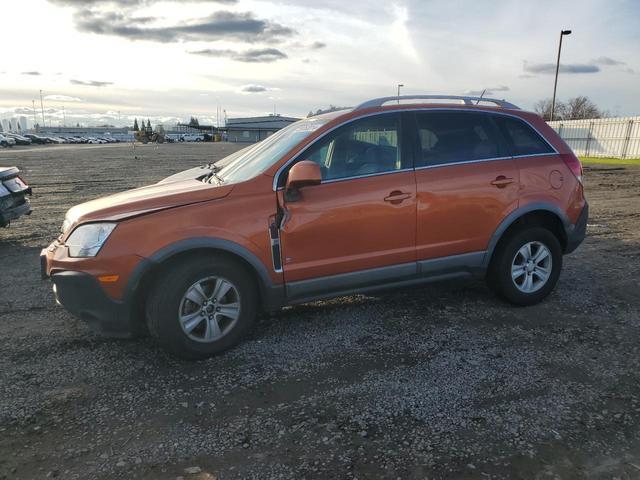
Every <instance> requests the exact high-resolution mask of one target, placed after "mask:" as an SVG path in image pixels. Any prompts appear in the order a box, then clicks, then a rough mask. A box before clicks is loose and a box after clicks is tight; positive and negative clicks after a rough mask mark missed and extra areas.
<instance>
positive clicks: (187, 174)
mask: <svg viewBox="0 0 640 480" xmlns="http://www.w3.org/2000/svg"><path fill="white" fill-rule="evenodd" d="M208 173H209V169H208V168H206V167H204V166H200V167H193V168H190V169H188V170H183V171H182V172H178V173H175V174H173V175H171V176H169V177H167V178H163V179H162V180H160V181H159V182H158V183H172V182H179V181H182V180H193V179H198V178H202V177H204V176H205V175H207V174H208Z"/></svg>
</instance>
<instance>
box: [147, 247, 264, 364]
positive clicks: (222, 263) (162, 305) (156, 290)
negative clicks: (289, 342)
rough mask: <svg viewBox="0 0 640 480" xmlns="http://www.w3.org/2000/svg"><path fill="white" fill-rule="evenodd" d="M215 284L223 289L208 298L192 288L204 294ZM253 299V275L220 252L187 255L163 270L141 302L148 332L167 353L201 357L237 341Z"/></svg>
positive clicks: (248, 323)
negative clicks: (145, 301)
mask: <svg viewBox="0 0 640 480" xmlns="http://www.w3.org/2000/svg"><path fill="white" fill-rule="evenodd" d="M218 281H222V282H223V283H218ZM199 282H200V283H199ZM196 284H198V285H199V286H200V290H198V288H197V287H195V285H196ZM227 285H231V288H229V289H227ZM218 286H220V288H219V290H218V291H225V293H223V294H222V295H217V296H218V297H219V298H216V299H214V298H213V297H210V300H209V301H208V303H207V301H205V300H204V297H203V296H202V294H201V293H198V292H199V291H201V292H204V293H205V294H206V295H210V294H212V293H215V289H216V288H217V287H218ZM225 289H227V290H225ZM215 296H216V295H214V297H215ZM187 297H190V298H187ZM191 298H193V299H195V300H197V302H194V301H192V300H191ZM214 300H215V301H214ZM258 301H259V296H258V290H257V287H256V283H255V281H254V278H253V277H252V276H251V274H250V273H249V272H247V271H246V269H245V268H243V266H242V265H240V264H238V263H237V262H235V261H233V260H231V259H228V258H224V257H216V256H204V257H192V258H190V259H188V260H186V261H184V262H181V263H179V264H175V265H174V266H173V267H172V268H171V269H170V270H169V271H165V273H164V275H163V276H162V277H161V278H160V279H159V280H158V282H157V283H156V284H155V286H154V287H153V288H152V291H151V294H150V295H149V297H148V300H147V304H146V314H147V325H148V327H149V332H150V334H151V336H153V337H154V338H156V339H157V341H158V343H159V344H160V345H161V346H162V347H163V348H164V349H165V350H167V351H168V352H170V353H171V354H173V355H176V356H178V357H181V358H184V359H187V360H198V359H203V358H207V357H211V356H213V355H217V354H219V353H222V352H224V351H225V350H228V349H229V348H231V347H233V346H235V345H236V344H237V343H239V342H240V340H242V338H243V337H244V336H245V335H246V334H247V332H249V330H250V329H251V327H252V326H253V323H254V321H255V317H256V311H257V307H258ZM198 302H200V303H198ZM203 302H204V303H203ZM234 305H237V308H236V307H234ZM227 311H228V312H230V314H229V315H228V316H227V315H226V314H225V313H226V312H227ZM202 312H206V313H202ZM218 312H219V313H218ZM181 315H182V317H181ZM181 318H182V320H181ZM183 325H185V327H183ZM215 325H217V328H214V326H215ZM189 328H192V330H191V332H190V333H189V332H188V331H187V330H188V329H189Z"/></svg>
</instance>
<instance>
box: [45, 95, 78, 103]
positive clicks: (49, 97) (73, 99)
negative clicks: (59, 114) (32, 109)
mask: <svg viewBox="0 0 640 480" xmlns="http://www.w3.org/2000/svg"><path fill="white" fill-rule="evenodd" d="M44 99H45V100H55V101H57V102H81V101H82V100H80V99H79V98H78V97H70V96H68V95H45V97H44Z"/></svg>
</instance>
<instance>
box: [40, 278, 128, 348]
mask: <svg viewBox="0 0 640 480" xmlns="http://www.w3.org/2000/svg"><path fill="white" fill-rule="evenodd" d="M51 281H52V282H53V283H54V285H55V288H54V291H55V293H56V300H58V302H59V303H60V304H61V305H62V306H63V307H64V308H66V309H67V310H68V311H69V312H70V313H71V314H72V315H74V316H76V317H78V318H79V319H81V320H83V321H84V322H86V323H87V324H88V325H89V328H91V330H93V331H95V332H98V333H101V334H103V335H107V336H110V337H120V338H129V337H131V336H133V332H134V329H133V328H132V324H131V311H130V309H129V308H128V306H127V304H126V302H124V301H117V300H113V299H112V298H110V297H109V296H108V295H107V294H106V293H105V291H104V290H103V288H102V286H101V285H100V283H99V282H98V280H96V278H94V277H93V276H91V275H89V274H88V273H84V272H71V271H64V272H57V273H53V274H52V275H51Z"/></svg>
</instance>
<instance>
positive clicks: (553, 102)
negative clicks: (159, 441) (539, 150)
mask: <svg viewBox="0 0 640 480" xmlns="http://www.w3.org/2000/svg"><path fill="white" fill-rule="evenodd" d="M565 35H571V30H560V44H559V45H558V61H557V62H556V79H555V82H554V83H553V100H552V101H551V116H550V118H549V121H550V122H551V121H553V113H554V111H555V109H556V89H557V88H558V71H559V70H560V52H561V51H562V37H564V36H565Z"/></svg>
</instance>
